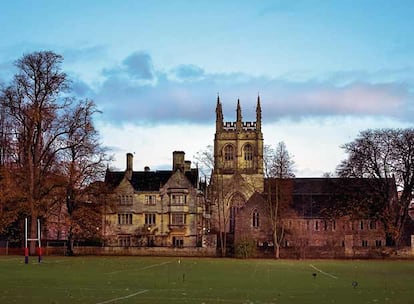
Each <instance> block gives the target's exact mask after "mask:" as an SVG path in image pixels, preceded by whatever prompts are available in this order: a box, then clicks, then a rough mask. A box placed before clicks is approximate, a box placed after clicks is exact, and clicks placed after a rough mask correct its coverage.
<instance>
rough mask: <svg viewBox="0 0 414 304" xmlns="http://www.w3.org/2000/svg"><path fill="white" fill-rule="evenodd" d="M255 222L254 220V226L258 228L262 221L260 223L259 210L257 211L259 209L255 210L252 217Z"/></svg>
mask: <svg viewBox="0 0 414 304" xmlns="http://www.w3.org/2000/svg"><path fill="white" fill-rule="evenodd" d="M252 220H253V222H252V226H253V228H258V227H259V225H260V223H259V212H257V210H254V211H253V218H252Z"/></svg>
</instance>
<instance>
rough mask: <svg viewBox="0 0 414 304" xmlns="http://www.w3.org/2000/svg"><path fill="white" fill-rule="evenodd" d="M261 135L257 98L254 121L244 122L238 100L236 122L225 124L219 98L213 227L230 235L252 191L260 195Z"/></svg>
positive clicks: (213, 189)
mask: <svg viewBox="0 0 414 304" xmlns="http://www.w3.org/2000/svg"><path fill="white" fill-rule="evenodd" d="M263 177H264V176H263V133H262V111H261V107H260V97H258V98H257V105H256V121H253V122H251V121H248V122H244V121H243V118H242V110H241V106H240V101H239V100H238V101H237V110H236V121H233V122H224V121H223V109H222V104H221V102H220V98H219V97H217V106H216V134H215V137H214V170H213V174H212V181H211V185H212V187H211V188H212V191H211V194H212V195H211V197H212V199H211V200H212V203H213V207H212V215H213V216H212V220H213V221H212V225H213V227H214V229H217V231H220V232H223V231H224V230H225V232H228V233H232V232H233V231H234V226H235V215H236V213H237V211H238V209H239V208H240V207H242V206H243V205H244V204H245V203H246V201H247V200H248V199H249V198H250V197H251V195H252V194H253V193H254V192H256V191H257V192H263Z"/></svg>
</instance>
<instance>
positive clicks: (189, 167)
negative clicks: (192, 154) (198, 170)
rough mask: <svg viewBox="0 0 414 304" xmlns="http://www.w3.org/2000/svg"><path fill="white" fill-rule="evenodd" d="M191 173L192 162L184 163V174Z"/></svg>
mask: <svg viewBox="0 0 414 304" xmlns="http://www.w3.org/2000/svg"><path fill="white" fill-rule="evenodd" d="M189 171H191V160H186V161H185V162H184V172H189Z"/></svg>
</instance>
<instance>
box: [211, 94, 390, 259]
mask: <svg viewBox="0 0 414 304" xmlns="http://www.w3.org/2000/svg"><path fill="white" fill-rule="evenodd" d="M236 112H237V117H236V121H235V122H224V121H223V112H222V104H221V101H220V99H219V98H218V99H217V105H216V133H215V137H214V169H213V172H212V176H211V183H210V185H209V191H208V194H209V201H210V203H211V214H212V218H211V225H212V227H211V228H212V231H213V232H215V233H217V235H218V236H219V238H220V239H221V242H220V246H225V247H227V248H226V249H227V252H232V250H233V249H234V246H236V245H237V244H238V243H240V242H242V241H246V240H249V241H253V242H254V243H255V244H256V245H257V249H258V251H259V252H260V251H263V252H264V251H268V252H271V251H272V250H273V246H274V244H273V237H272V230H273V229H272V227H273V226H272V221H271V219H270V217H269V202H271V201H273V200H274V198H272V197H273V196H274V195H275V191H276V190H275V187H278V186H276V185H279V187H282V188H283V189H284V190H283V191H285V192H286V195H285V196H286V197H285V202H284V203H283V205H282V206H279V208H280V213H279V214H280V216H281V220H280V224H279V227H283V229H284V237H283V239H282V240H281V246H282V247H283V249H284V252H285V254H287V255H288V256H292V255H294V256H302V257H305V256H309V257H310V256H312V254H313V256H315V257H319V256H321V255H323V254H326V255H328V256H333V257H334V256H338V257H339V256H350V255H355V251H356V250H358V249H359V248H362V249H364V248H378V247H382V246H385V243H386V239H385V232H384V228H383V224H381V223H380V222H379V221H377V220H375V219H373V218H370V215H369V201H370V192H369V191H367V187H366V186H364V185H366V182H367V180H365V179H364V180H358V179H334V178H294V179H289V180H283V181H282V180H277V179H272V178H265V176H264V170H263V134H262V129H261V125H262V119H261V116H262V115H261V106H260V98H259V97H258V99H257V105H256V121H253V122H244V121H243V119H242V110H241V106H240V101H238V102H237V111H236ZM391 184H393V185H394V186H393V187H391V188H392V189H390V191H391V192H392V193H395V194H396V188H395V182H394V183H391ZM356 192H362V193H364V195H365V196H366V198H367V204H368V205H367V210H368V211H367V210H365V211H364V212H363V213H360V214H353V215H350V214H349V213H347V212H346V210H342V209H343V206H345V205H346V204H344V201H341V200H342V199H343V198H344V197H348V199H350V198H349V197H350V195H351V194H355V193H356ZM372 199H375V198H372Z"/></svg>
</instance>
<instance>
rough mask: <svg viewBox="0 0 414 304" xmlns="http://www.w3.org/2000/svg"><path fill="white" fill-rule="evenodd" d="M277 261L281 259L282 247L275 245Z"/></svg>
mask: <svg viewBox="0 0 414 304" xmlns="http://www.w3.org/2000/svg"><path fill="white" fill-rule="evenodd" d="M275 259H280V245H279V243H275Z"/></svg>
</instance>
